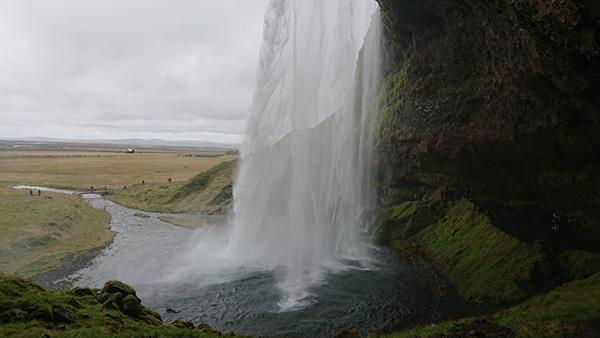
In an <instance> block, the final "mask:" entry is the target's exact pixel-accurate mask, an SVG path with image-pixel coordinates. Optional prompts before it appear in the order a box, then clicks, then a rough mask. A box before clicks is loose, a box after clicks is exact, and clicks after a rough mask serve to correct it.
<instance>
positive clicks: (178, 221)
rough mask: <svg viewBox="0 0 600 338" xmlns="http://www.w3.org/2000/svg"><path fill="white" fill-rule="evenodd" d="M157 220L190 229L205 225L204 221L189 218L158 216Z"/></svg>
mask: <svg viewBox="0 0 600 338" xmlns="http://www.w3.org/2000/svg"><path fill="white" fill-rule="evenodd" d="M158 219H160V220H161V221H163V222H167V223H171V224H173V225H177V226H180V227H184V228H191V229H196V228H199V227H201V226H203V225H205V224H206V223H207V221H206V220H205V219H201V218H197V217H191V216H159V217H158Z"/></svg>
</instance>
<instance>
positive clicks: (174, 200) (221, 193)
mask: <svg viewBox="0 0 600 338" xmlns="http://www.w3.org/2000/svg"><path fill="white" fill-rule="evenodd" d="M236 168H237V160H233V161H228V162H222V163H220V164H218V165H216V166H214V167H212V168H210V169H208V170H206V171H203V172H201V173H200V174H197V175H196V176H194V177H193V178H191V179H190V180H189V181H188V182H186V183H184V184H181V183H179V184H143V185H142V184H138V185H135V186H132V187H128V188H127V189H124V190H119V191H117V192H114V193H112V194H109V195H108V196H107V197H108V198H109V199H110V200H112V201H114V202H116V203H118V204H121V205H124V206H126V207H129V208H135V209H140V210H147V211H156V212H202V213H208V214H221V213H226V212H227V211H228V210H229V207H230V205H231V201H232V184H233V183H232V182H233V176H234V174H235V169H236Z"/></svg>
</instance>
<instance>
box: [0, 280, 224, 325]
mask: <svg viewBox="0 0 600 338" xmlns="http://www.w3.org/2000/svg"><path fill="white" fill-rule="evenodd" d="M109 285H112V286H115V285H116V286H117V287H118V289H117V290H121V291H117V292H114V291H113V292H107V291H105V290H109V288H108V286H109ZM118 293H121V295H117V294H118ZM123 293H126V294H127V295H132V296H130V297H128V298H127V300H126V298H125V297H127V295H123ZM107 297H108V298H109V299H111V301H104V298H107ZM125 303H126V304H129V305H130V307H129V309H135V310H136V311H131V310H127V308H125V307H124V306H123V304H125ZM103 304H104V305H103ZM131 305H132V306H131ZM19 313H20V315H19ZM182 324H183V325H182ZM44 334H47V335H49V336H50V337H117V336H118V337H222V335H221V334H220V333H218V332H215V331H212V329H210V328H208V327H206V326H199V327H194V326H193V325H190V324H189V323H183V322H179V323H174V324H173V325H166V324H164V323H163V322H162V321H161V319H160V316H159V315H157V314H155V313H154V312H152V311H151V310H149V309H146V308H144V307H143V306H142V305H141V304H140V301H139V299H137V296H135V291H134V290H133V289H131V288H130V287H128V286H127V285H124V284H122V283H118V282H110V283H107V286H105V288H104V289H103V290H88V289H80V290H79V292H74V291H73V292H68V291H45V290H43V289H41V288H40V287H38V286H36V285H34V284H32V283H30V282H27V281H25V280H21V279H17V278H12V277H7V276H1V275H0V336H2V337H42V336H43V335H44Z"/></svg>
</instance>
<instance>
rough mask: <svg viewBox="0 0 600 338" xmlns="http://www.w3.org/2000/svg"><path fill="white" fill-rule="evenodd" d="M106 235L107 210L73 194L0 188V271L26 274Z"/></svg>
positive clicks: (108, 233)
mask: <svg viewBox="0 0 600 338" xmlns="http://www.w3.org/2000/svg"><path fill="white" fill-rule="evenodd" d="M111 239H112V232H111V231H110V215H109V214H108V213H107V212H105V211H103V210H100V209H96V208H94V207H92V206H91V205H90V204H89V203H88V202H86V201H84V200H83V199H81V198H80V197H78V196H69V195H63V194H55V193H46V192H44V193H42V196H37V195H34V196H30V195H29V191H27V190H15V189H12V188H7V187H0V271H1V272H4V273H10V274H16V275H19V276H23V277H31V276H34V275H36V274H38V273H41V272H44V271H47V270H50V269H52V268H55V267H57V266H59V265H60V264H61V263H62V261H63V260H64V259H65V258H66V257H68V256H71V255H77V254H80V253H83V252H86V251H89V250H92V249H96V248H99V247H102V246H104V245H105V244H106V243H107V242H109V241H110V240H111Z"/></svg>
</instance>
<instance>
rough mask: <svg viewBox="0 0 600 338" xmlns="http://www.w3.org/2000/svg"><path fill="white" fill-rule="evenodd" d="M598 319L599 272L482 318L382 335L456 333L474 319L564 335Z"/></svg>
mask: <svg viewBox="0 0 600 338" xmlns="http://www.w3.org/2000/svg"><path fill="white" fill-rule="evenodd" d="M599 318H600V272H599V273H596V274H594V275H593V276H591V277H588V278H586V279H583V280H577V281H573V282H570V283H567V284H564V285H562V286H560V287H558V288H556V289H554V290H552V291H550V292H548V293H546V294H542V295H538V296H535V297H533V298H530V299H528V300H526V301H524V302H522V303H520V304H518V305H516V306H513V307H510V308H508V309H505V310H500V311H499V312H497V313H496V314H493V315H490V316H486V317H482V318H464V319H459V320H450V321H445V322H440V323H436V324H435V325H426V326H420V327H416V328H412V329H408V330H404V331H400V332H395V333H391V334H388V335H384V336H382V337H389V338H409V337H410V338H412V337H434V336H436V337H439V336H444V335H445V336H451V337H454V336H453V334H456V332H457V331H459V330H460V329H461V328H462V327H464V326H467V325H469V323H473V322H474V321H475V320H482V319H483V320H486V321H489V322H491V323H493V324H494V325H498V326H500V327H504V328H508V329H510V330H511V331H512V332H513V333H514V335H515V336H516V337H523V338H538V337H548V338H551V337H557V338H558V337H566V336H569V335H572V334H573V333H574V332H576V330H577V329H578V328H579V327H581V326H582V325H584V324H585V323H586V322H588V321H592V320H598V319H599Z"/></svg>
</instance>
